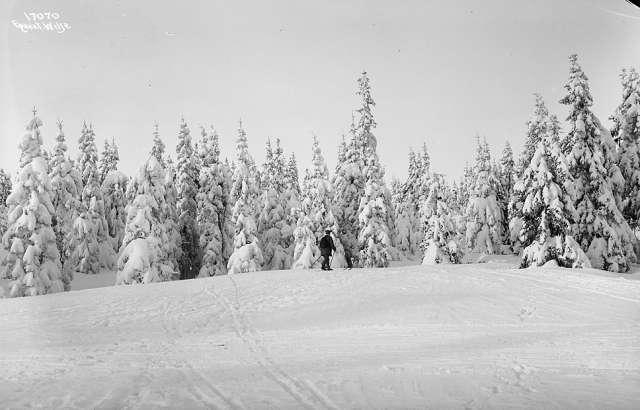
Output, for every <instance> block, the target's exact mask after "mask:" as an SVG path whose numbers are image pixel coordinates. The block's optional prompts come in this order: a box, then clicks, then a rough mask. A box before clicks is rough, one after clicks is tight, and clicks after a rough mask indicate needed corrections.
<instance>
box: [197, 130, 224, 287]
mask: <svg viewBox="0 0 640 410" xmlns="http://www.w3.org/2000/svg"><path fill="white" fill-rule="evenodd" d="M198 151H199V152H198V155H199V156H200V158H201V161H202V168H201V169H200V179H199V181H200V184H199V185H200V187H199V190H198V195H197V197H196V202H197V223H198V227H199V232H200V249H201V250H202V265H201V267H200V275H199V276H200V277H208V276H215V275H223V274H225V273H227V262H228V260H229V256H231V250H232V249H233V242H232V238H231V229H232V227H231V225H230V221H231V203H230V198H229V193H230V192H231V175H229V173H228V171H227V169H226V168H225V166H224V164H223V163H222V162H221V161H220V142H219V137H218V133H217V132H216V131H215V130H214V129H213V128H212V129H211V131H209V132H205V133H204V134H203V137H202V139H201V140H200V141H199V144H198Z"/></svg>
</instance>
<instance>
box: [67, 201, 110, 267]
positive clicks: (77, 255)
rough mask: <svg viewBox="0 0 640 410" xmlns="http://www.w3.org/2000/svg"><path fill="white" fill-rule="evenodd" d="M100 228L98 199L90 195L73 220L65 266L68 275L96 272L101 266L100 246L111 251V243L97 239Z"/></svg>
mask: <svg viewBox="0 0 640 410" xmlns="http://www.w3.org/2000/svg"><path fill="white" fill-rule="evenodd" d="M99 229H101V217H100V215H99V214H98V201H97V199H96V197H95V196H92V197H91V199H90V202H89V204H88V206H86V207H83V208H82V209H81V211H80V214H79V215H78V216H77V217H76V218H75V219H74V220H73V229H72V231H71V239H70V244H71V245H70V249H71V252H70V255H69V259H68V261H67V264H66V266H65V271H68V272H69V273H68V274H69V275H73V274H74V273H76V272H77V273H85V274H97V273H100V271H101V270H102V268H103V264H102V262H101V252H100V250H101V249H102V248H105V247H108V248H110V249H111V252H113V248H112V244H111V243H106V244H103V243H101V242H100V241H99V239H98V230H99Z"/></svg>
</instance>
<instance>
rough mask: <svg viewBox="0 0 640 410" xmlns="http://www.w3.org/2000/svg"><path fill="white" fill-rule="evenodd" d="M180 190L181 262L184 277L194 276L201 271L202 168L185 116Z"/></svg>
mask: <svg viewBox="0 0 640 410" xmlns="http://www.w3.org/2000/svg"><path fill="white" fill-rule="evenodd" d="M176 153H177V158H178V160H177V161H178V162H177V166H176V189H177V190H178V203H177V206H178V226H179V230H180V236H181V237H182V253H181V255H180V259H179V261H178V264H179V268H180V279H193V278H195V277H196V276H198V274H199V272H200V261H199V259H200V258H199V256H200V249H199V248H200V246H199V235H198V230H197V226H196V208H197V206H196V194H197V192H198V181H197V178H198V171H197V169H196V164H195V161H194V158H195V152H194V149H193V144H192V141H191V133H190V131H189V127H188V126H187V123H186V122H185V121H184V118H182V119H181V121H180V132H179V134H178V145H177V147H176Z"/></svg>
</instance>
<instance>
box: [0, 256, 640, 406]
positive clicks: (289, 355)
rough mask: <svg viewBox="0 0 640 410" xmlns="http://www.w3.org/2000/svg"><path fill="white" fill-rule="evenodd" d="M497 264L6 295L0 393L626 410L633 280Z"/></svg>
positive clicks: (639, 326) (631, 375)
mask: <svg viewBox="0 0 640 410" xmlns="http://www.w3.org/2000/svg"><path fill="white" fill-rule="evenodd" d="M501 259H502V261H498V262H495V261H494V262H489V263H485V264H476V265H438V266H403V267H392V268H387V269H356V270H351V271H345V270H335V271H332V272H319V271H270V272H268V273H266V272H254V273H248V274H242V275H233V276H222V277H213V278H207V279H197V280H188V281H179V282H165V283H159V284H149V285H144V286H124V287H109V288H100V289H87V290H82V291H75V292H74V291H72V292H65V293H62V294H55V295H45V296H38V297H32V298H19V299H4V300H2V301H1V302H0V362H1V363H2V367H3V372H2V376H1V378H2V383H0V397H2V398H3V399H4V403H5V404H6V403H11V406H12V407H13V408H24V407H29V406H36V407H45V408H113V407H118V408H124V407H126V408H157V407H172V408H314V409H324V408H495V407H501V408H505V407H519V408H637V407H638V406H639V405H640V397H639V396H638V394H637V391H638V387H639V386H640V280H638V279H639V277H638V273H637V272H636V273H633V274H625V275H620V274H612V273H607V272H602V271H596V270H592V269H584V270H568V269H560V268H555V269H549V268H531V269H525V270H517V269H512V268H511V267H513V266H514V265H515V264H516V263H517V261H516V260H515V259H514V258H511V259H509V258H501ZM636 270H637V269H636ZM77 280H78V278H76V280H74V283H73V287H74V288H75V285H76V283H75V282H76V281H77Z"/></svg>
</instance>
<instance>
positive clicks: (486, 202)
mask: <svg viewBox="0 0 640 410" xmlns="http://www.w3.org/2000/svg"><path fill="white" fill-rule="evenodd" d="M494 171H495V169H494V168H493V167H492V165H491V153H490V150H489V144H487V141H486V140H485V141H484V142H480V138H479V137H478V138H477V149H476V163H475V167H474V173H475V181H474V185H473V188H472V192H471V194H470V198H469V203H468V205H467V208H466V223H467V229H466V241H467V247H468V248H469V250H470V251H471V253H475V254H496V253H501V246H502V211H501V209H500V206H499V205H498V200H497V198H496V195H497V190H498V186H499V184H500V182H499V181H498V177H497V176H496V175H495V173H494Z"/></svg>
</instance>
